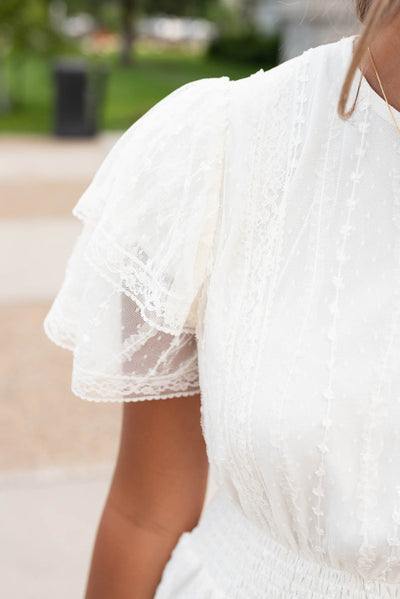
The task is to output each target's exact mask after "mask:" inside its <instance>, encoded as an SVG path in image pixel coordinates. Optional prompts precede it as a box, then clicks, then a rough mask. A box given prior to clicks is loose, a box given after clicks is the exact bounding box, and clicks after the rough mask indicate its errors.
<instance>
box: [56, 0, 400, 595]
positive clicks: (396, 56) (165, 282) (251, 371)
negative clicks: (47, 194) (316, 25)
mask: <svg viewBox="0 0 400 599" xmlns="http://www.w3.org/2000/svg"><path fill="white" fill-rule="evenodd" d="M358 14H359V17H360V18H361V20H363V21H364V30H363V33H362V35H361V36H352V37H348V38H343V39H341V40H339V41H338V42H335V43H332V44H327V45H323V46H319V47H317V48H313V49H311V50H309V51H307V52H305V53H304V54H302V55H301V56H299V57H297V58H294V59H292V60H290V61H287V62H285V63H284V64H282V65H280V66H278V67H276V68H274V69H272V70H270V71H268V72H264V71H263V70H260V71H258V72H256V73H254V74H253V75H251V76H250V77H247V78H244V79H240V80H237V81H230V80H229V79H228V78H227V77H221V78H211V79H202V80H197V81H194V82H192V83H189V84H187V85H184V86H182V87H181V88H179V89H178V90H176V91H175V92H173V93H172V94H170V95H169V96H167V97H166V98H164V99H163V100H162V101H161V102H160V103H158V104H157V105H156V106H154V107H153V108H152V109H151V110H150V111H149V112H148V113H147V114H146V115H145V116H144V117H142V118H141V119H140V120H139V121H138V122H136V123H135V124H134V125H133V126H132V127H131V128H130V129H129V130H128V131H127V132H126V133H125V134H124V135H123V136H122V138H121V140H120V141H119V142H118V143H117V144H116V146H114V148H113V150H112V151H111V153H110V154H109V155H108V157H107V158H106V160H105V161H104V163H103V165H102V166H101V168H100V170H99V171H98V173H97V174H96V176H95V178H94V180H93V182H92V183H91V185H90V186H89V188H88V189H87V191H86V192H85V193H84V195H83V196H82V197H81V199H80V200H79V202H78V203H77V205H76V206H75V208H74V210H73V214H74V215H75V216H77V217H78V218H80V219H81V220H82V222H83V224H84V226H83V231H82V233H81V236H80V237H79V239H78V241H77V244H76V246H75V248H74V252H73V254H72V256H71V259H70V261H69V263H68V268H67V273H66V277H65V280H64V283H63V286H62V289H61V290H60V293H59V294H58V296H57V297H56V299H55V301H54V304H53V306H52V308H51V310H50V312H49V314H48V315H47V317H46V321H45V330H46V332H47V334H48V335H49V337H50V339H52V340H53V341H54V342H55V343H58V344H60V345H62V346H64V347H67V348H69V349H71V350H74V366H73V380H72V390H73V391H74V393H75V394H76V395H78V396H79V397H83V398H85V399H90V400H95V401H103V400H109V401H124V402H125V403H124V406H123V422H122V432H121V443H120V450H119V455H118V460H117V463H116V468H115V472H114V476H113V480H112V484H111V488H110V491H109V494H108V498H107V502H106V505H105V508H104V512H103V515H102V518H101V521H100V525H99V529H98V534H97V539H96V543H95V547H94V553H93V558H92V564H91V570H90V575H89V580H88V586H87V590H86V599H105V598H107V599H110V598H113V599H128V598H129V599H132V598H135V599H150V598H151V597H155V598H156V599H217V598H218V599H267V598H268V599H294V598H296V599H300V598H304V599H306V598H307V599H331V598H333V597H336V598H337V597H339V598H352V599H359V598H368V599H372V598H373V599H376V598H384V597H385V598H386V597H390V598H393V597H396V598H397V597H399V598H400V401H399V397H400V395H399V392H400V231H399V226H400V129H398V126H399V125H400V76H399V75H398V67H399V66H400V36H399V35H398V31H399V28H400V1H399V0H375V1H373V0H371V2H367V1H366V0H359V1H358ZM374 65H375V66H374ZM375 68H376V70H375ZM378 76H379V79H378ZM379 80H380V82H381V83H379ZM384 94H385V95H386V98H387V102H386V100H385V99H384ZM339 98H340V102H339V111H338V100H339ZM352 108H353V110H352ZM339 113H340V114H339ZM340 115H341V116H340ZM341 117H342V118H341ZM200 391H201V398H200ZM157 398H158V399H166V398H168V401H145V400H154V399H157ZM141 400H142V401H141ZM203 435H204V437H203ZM209 464H210V467H211V469H212V474H213V479H214V480H215V481H216V483H217V485H218V489H217V491H216V493H215V495H214V496H213V497H212V499H211V501H210V502H209V503H207V505H206V507H205V509H204V511H203V512H202V513H201V510H202V505H203V501H204V496H205V490H206V480H207V474H208V465H209ZM200 514H201V518H200Z"/></svg>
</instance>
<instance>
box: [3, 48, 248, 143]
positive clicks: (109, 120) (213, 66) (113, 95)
mask: <svg viewBox="0 0 400 599" xmlns="http://www.w3.org/2000/svg"><path fill="white" fill-rule="evenodd" d="M106 63H107V65H108V67H109V77H108V85H107V90H106V94H105V99H104V100H105V102H104V106H103V108H102V110H101V114H102V116H103V118H102V119H101V128H102V129H114V130H115V129H118V130H125V129H126V128H127V127H129V126H130V125H131V124H132V123H133V122H134V121H135V120H137V119H138V118H139V117H140V116H142V115H143V114H144V113H145V112H147V110H149V108H151V107H152V106H153V105H154V104H155V103H156V102H158V101H159V100H161V99H162V98H163V97H164V96H165V95H167V94H168V93H170V92H172V91H173V90H174V89H176V88H177V87H179V86H180V85H183V84H184V83H187V82H189V81H193V80H194V79H201V78H204V77H220V76H222V75H228V76H229V77H230V78H231V79H239V78H242V77H246V76H248V75H250V74H251V73H252V72H254V69H253V67H252V66H251V65H246V64H237V63H230V62H228V61H226V60H224V61H220V60H217V59H212V58H209V57H207V56H205V55H192V56H190V55H187V54H183V53H182V50H180V49H171V50H167V51H165V52H163V53H162V54H154V53H146V54H144V53H141V52H138V57H137V61H136V65H135V68H134V69H126V68H124V67H123V66H122V65H121V64H120V62H119V60H118V56H117V55H113V56H109V57H108V58H107V60H106ZM10 75H11V78H12V83H13V84H15V83H16V81H14V78H15V77H16V73H15V71H14V70H12V69H10ZM53 107H54V88H53V86H52V76H51V70H50V69H49V60H48V59H46V58H45V57H40V56H35V55H31V56H28V57H27V59H26V102H25V103H24V104H23V105H18V106H17V107H16V109H15V110H14V111H13V112H11V113H9V114H6V115H0V130H1V131H9V132H30V133H49V132H51V131H52V127H53V110H54V108H53Z"/></svg>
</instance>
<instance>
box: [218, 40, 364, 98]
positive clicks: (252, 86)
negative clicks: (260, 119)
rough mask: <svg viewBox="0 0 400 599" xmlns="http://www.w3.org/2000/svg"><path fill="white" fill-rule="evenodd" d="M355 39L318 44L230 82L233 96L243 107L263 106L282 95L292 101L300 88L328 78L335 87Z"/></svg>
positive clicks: (312, 85)
mask: <svg viewBox="0 0 400 599" xmlns="http://www.w3.org/2000/svg"><path fill="white" fill-rule="evenodd" d="M354 37H355V36H348V37H342V38H341V39H339V40H337V41H334V42H329V43H325V44H320V45H318V46H315V47H312V48H309V49H308V50H305V51H304V52H303V53H302V54H299V55H298V56H295V57H294V58H291V59H289V60H286V61H284V62H282V63H280V64H279V65H277V66H275V67H273V68H271V69H268V70H264V69H262V68H261V69H259V70H258V71H256V72H254V73H252V74H251V75H249V76H247V77H243V78H241V79H236V80H231V81H230V83H231V84H232V85H233V88H234V94H235V95H237V96H238V97H239V98H240V97H241V98H243V99H244V100H245V101H246V103H247V102H248V101H250V102H251V101H252V102H253V103H255V101H256V100H257V99H259V100H260V105H263V106H264V104H265V102H268V101H271V102H274V101H275V100H276V99H277V98H279V97H282V96H284V95H289V96H290V95H291V94H293V95H292V96H291V97H292V100H295V95H296V94H298V90H299V88H303V89H304V88H306V87H308V88H310V87H311V88H312V87H314V88H315V87H317V86H318V85H321V83H322V81H324V82H325V81H326V78H327V77H328V78H329V79H330V84H331V85H332V86H335V83H339V82H341V81H342V79H341V77H342V76H343V75H344V73H345V70H346V67H347V66H348V64H349V60H350V57H351V49H352V43H353V40H354Z"/></svg>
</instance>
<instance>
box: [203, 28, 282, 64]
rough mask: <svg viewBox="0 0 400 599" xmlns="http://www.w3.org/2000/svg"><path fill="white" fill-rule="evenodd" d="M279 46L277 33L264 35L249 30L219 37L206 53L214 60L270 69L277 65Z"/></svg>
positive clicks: (279, 37) (279, 41) (279, 38)
mask: <svg viewBox="0 0 400 599" xmlns="http://www.w3.org/2000/svg"><path fill="white" fill-rule="evenodd" d="M280 46H281V36H280V34H279V33H273V34H269V35H266V34H261V33H257V32H256V31H252V30H249V31H246V32H245V33H241V34H236V33H235V34H225V35H220V36H219V37H218V38H216V39H215V40H213V41H212V42H211V44H210V46H209V48H208V53H209V55H210V56H213V57H214V58H223V59H227V60H230V61H236V62H238V63H243V62H244V63H250V64H254V65H258V66H260V67H263V66H267V67H268V68H270V67H271V66H274V65H276V64H278V61H279V51H280Z"/></svg>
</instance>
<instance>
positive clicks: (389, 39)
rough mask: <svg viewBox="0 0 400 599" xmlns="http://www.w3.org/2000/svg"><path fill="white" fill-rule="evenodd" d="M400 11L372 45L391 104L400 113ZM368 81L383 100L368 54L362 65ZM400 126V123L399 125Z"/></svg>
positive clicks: (375, 38) (384, 27) (381, 30)
mask: <svg viewBox="0 0 400 599" xmlns="http://www.w3.org/2000/svg"><path fill="white" fill-rule="evenodd" d="M399 30H400V11H399V12H398V13H397V14H396V16H395V17H394V18H392V19H391V20H390V22H388V23H386V24H385V25H382V26H381V27H380V29H379V32H378V34H377V35H376V36H375V37H374V39H373V41H372V42H371V43H370V48H371V52H372V56H373V57H374V60H375V63H376V66H377V69H378V73H379V76H380V78H381V81H382V85H383V89H384V90H385V94H386V96H387V99H388V102H389V104H390V105H391V106H392V107H393V108H395V109H396V110H399V111H400V36H399ZM360 68H361V71H362V72H363V74H364V76H365V78H366V80H367V81H368V83H369V85H370V86H371V87H372V89H373V90H374V91H375V92H376V93H377V94H378V95H379V96H381V98H383V94H382V91H381V88H380V85H379V81H378V79H377V77H376V74H375V71H374V68H373V65H372V63H371V60H370V57H369V54H367V55H366V56H365V57H364V59H363V61H362V63H361V65H360ZM399 124H400V123H399Z"/></svg>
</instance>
